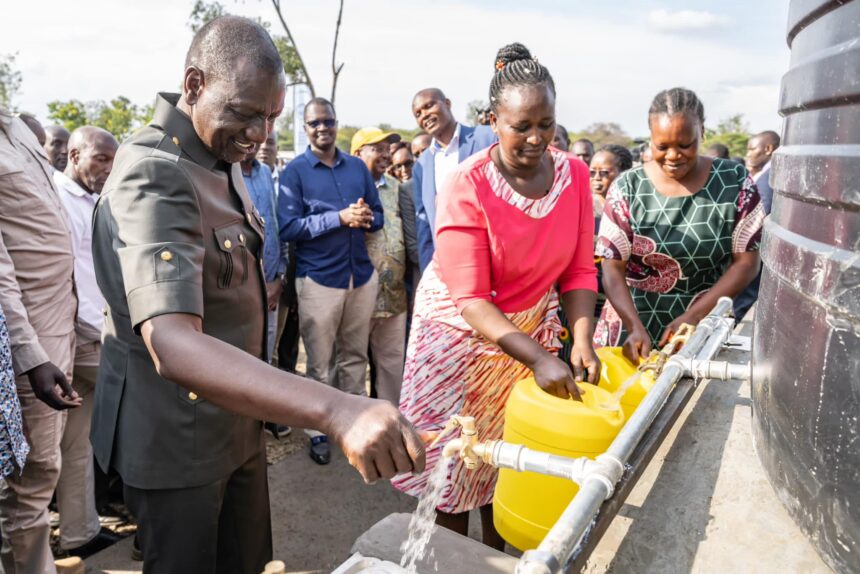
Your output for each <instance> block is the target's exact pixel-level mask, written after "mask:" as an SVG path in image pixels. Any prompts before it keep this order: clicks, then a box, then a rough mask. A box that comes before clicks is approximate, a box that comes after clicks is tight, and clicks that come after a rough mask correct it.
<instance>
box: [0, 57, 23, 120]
mask: <svg viewBox="0 0 860 574" xmlns="http://www.w3.org/2000/svg"><path fill="white" fill-rule="evenodd" d="M17 56H18V54H5V55H3V54H0V108H4V109H7V110H12V109H14V106H13V105H12V100H13V99H14V98H15V95H16V94H17V93H18V90H19V89H20V88H21V72H19V71H18V69H17V68H15V58H16V57H17Z"/></svg>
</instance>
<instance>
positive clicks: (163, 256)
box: [161, 251, 173, 261]
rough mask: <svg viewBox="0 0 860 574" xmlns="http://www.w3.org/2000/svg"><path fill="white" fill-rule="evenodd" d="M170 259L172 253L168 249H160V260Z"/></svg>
mask: <svg viewBox="0 0 860 574" xmlns="http://www.w3.org/2000/svg"><path fill="white" fill-rule="evenodd" d="M171 259H173V253H171V252H170V251H162V252H161V260H162V261H170V260H171Z"/></svg>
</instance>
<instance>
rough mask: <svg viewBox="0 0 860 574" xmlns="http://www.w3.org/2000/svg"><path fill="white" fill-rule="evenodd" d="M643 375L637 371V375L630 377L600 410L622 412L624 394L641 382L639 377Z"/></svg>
mask: <svg viewBox="0 0 860 574" xmlns="http://www.w3.org/2000/svg"><path fill="white" fill-rule="evenodd" d="M641 375H642V373H641V372H639V371H636V372H635V373H633V374H632V375H630V377H629V378H628V379H627V380H626V381H624V383H623V384H622V385H621V386H620V387H618V389H617V390H616V391H615V392H614V393H612V395H611V396H610V397H609V400H608V401H606V402H605V403H602V404H601V405H600V408H602V409H606V410H613V411H618V410H621V397H623V396H624V393H626V392H627V389H629V388H630V387H632V386H633V385H634V384H635V383H636V382H637V381H638V380H639V377H640V376H641Z"/></svg>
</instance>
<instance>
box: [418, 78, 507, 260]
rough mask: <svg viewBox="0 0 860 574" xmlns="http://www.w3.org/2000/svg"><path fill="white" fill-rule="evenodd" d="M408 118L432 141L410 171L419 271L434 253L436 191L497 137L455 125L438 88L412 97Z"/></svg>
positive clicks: (487, 130)
mask: <svg viewBox="0 0 860 574" xmlns="http://www.w3.org/2000/svg"><path fill="white" fill-rule="evenodd" d="M412 115H413V116H414V117H415V121H416V122H417V123H418V127H420V128H421V129H422V130H424V131H425V132H426V133H427V134H429V135H430V136H431V137H432V138H433V141H432V142H431V143H430V147H429V148H427V151H426V153H422V154H421V157H420V158H418V163H416V164H415V166H414V167H413V169H412V179H413V180H414V181H415V184H414V189H413V192H414V194H415V198H414V199H415V215H416V220H417V228H418V258H419V261H420V264H421V271H422V272H423V271H424V269H425V268H426V267H427V265H429V264H430V260H431V259H432V258H433V252H434V251H435V246H434V240H433V234H434V231H435V219H436V193H437V190H438V189H439V188H440V187H441V186H442V185H443V184H444V182H445V179H446V177H447V176H448V175H450V174H451V172H453V171H454V170H456V169H457V165H458V164H459V163H460V162H461V161H463V160H465V159H466V158H467V157H469V156H470V155H472V154H474V153H475V152H478V151H480V150H482V149H485V148H488V147H490V146H491V145H492V144H493V143H495V141H496V139H497V138H496V135H495V134H494V133H493V130H492V129H491V128H490V127H488V126H476V127H471V126H466V125H462V124H460V123H458V122H457V120H456V119H454V114H453V113H452V111H451V100H449V99H448V98H446V97H445V94H444V93H442V90H440V89H438V88H427V89H424V90H421V91H420V92H418V93H417V94H415V97H414V98H413V99H412Z"/></svg>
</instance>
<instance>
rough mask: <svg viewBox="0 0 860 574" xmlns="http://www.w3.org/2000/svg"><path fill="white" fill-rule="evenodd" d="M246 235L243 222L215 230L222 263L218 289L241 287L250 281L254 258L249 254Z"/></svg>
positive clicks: (219, 271)
mask: <svg viewBox="0 0 860 574" xmlns="http://www.w3.org/2000/svg"><path fill="white" fill-rule="evenodd" d="M246 233H247V230H246V229H245V225H244V222H243V221H242V220H237V221H234V222H232V223H228V224H226V225H222V226H221V227H217V228H215V230H214V234H215V243H216V245H217V248H218V255H219V261H220V266H219V270H218V287H220V288H221V289H233V288H234V287H240V286H242V285H244V284H245V283H247V281H248V270H249V266H250V265H251V264H252V263H253V261H252V259H253V258H252V257H251V255H250V254H249V253H248V247H247V245H246V241H247V238H246V235H245V234H246Z"/></svg>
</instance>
